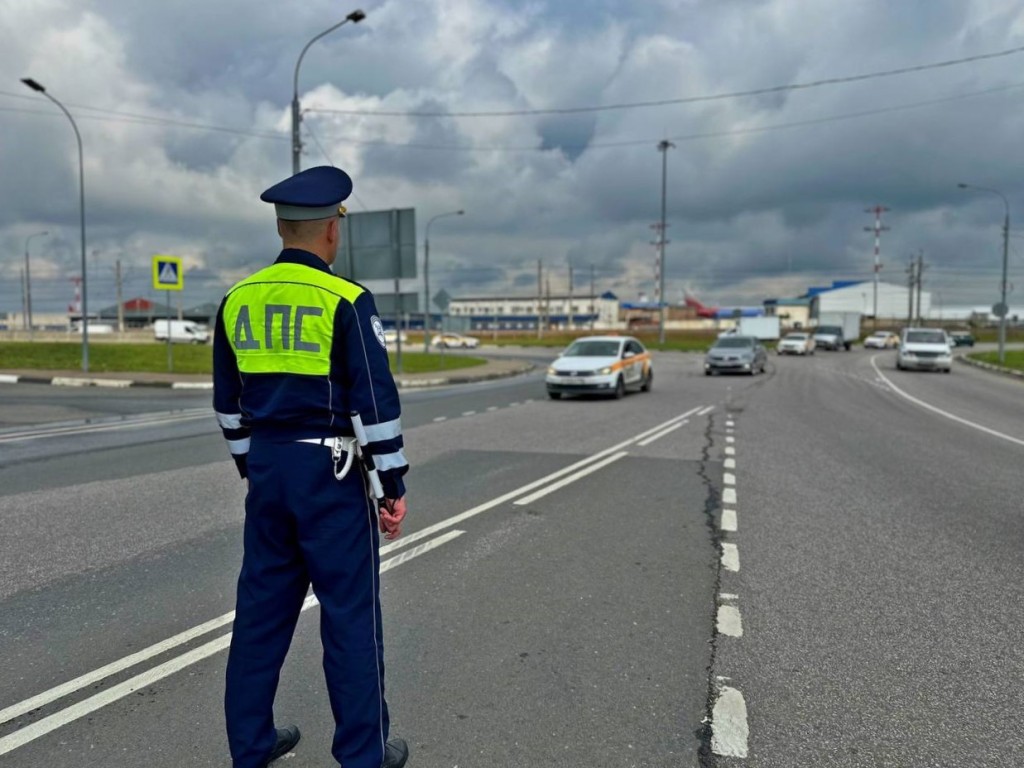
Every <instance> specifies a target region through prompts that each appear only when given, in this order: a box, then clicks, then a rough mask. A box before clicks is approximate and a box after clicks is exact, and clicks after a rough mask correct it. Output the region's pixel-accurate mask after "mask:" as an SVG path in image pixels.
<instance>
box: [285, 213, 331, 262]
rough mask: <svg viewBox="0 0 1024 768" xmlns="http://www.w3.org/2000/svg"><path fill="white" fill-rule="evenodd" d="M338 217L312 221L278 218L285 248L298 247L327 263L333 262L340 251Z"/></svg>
mask: <svg viewBox="0 0 1024 768" xmlns="http://www.w3.org/2000/svg"><path fill="white" fill-rule="evenodd" d="M335 221H336V219H314V220H312V221H287V220H285V219H278V220H277V233H278V234H279V235H280V236H281V243H282V245H283V246H284V247H285V248H298V249H301V250H303V251H309V252H310V253H312V254H315V255H316V256H319V257H320V259H321V260H322V261H323V262H324V263H325V264H328V265H330V264H333V263H334V259H335V257H336V256H337V253H338V246H337V238H336V235H335V236H333V237H332V231H333V232H337V230H336V229H333V228H334V227H335V225H334V222H335Z"/></svg>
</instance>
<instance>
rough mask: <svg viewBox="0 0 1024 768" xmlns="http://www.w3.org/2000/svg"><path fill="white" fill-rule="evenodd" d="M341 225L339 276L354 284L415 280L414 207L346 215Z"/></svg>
mask: <svg viewBox="0 0 1024 768" xmlns="http://www.w3.org/2000/svg"><path fill="white" fill-rule="evenodd" d="M342 222H343V224H344V230H343V233H342V241H341V249H340V252H339V254H338V261H339V264H338V270H337V271H338V273H339V274H342V275H345V276H346V277H350V278H351V279H353V280H355V281H357V282H364V281H368V280H394V279H395V278H396V277H398V278H403V279H408V278H414V277H416V209H415V208H400V209H399V208H394V209H392V210H390V211H365V212H361V213H350V214H348V215H347V216H346V217H345V218H344V219H342ZM406 309H408V308H406Z"/></svg>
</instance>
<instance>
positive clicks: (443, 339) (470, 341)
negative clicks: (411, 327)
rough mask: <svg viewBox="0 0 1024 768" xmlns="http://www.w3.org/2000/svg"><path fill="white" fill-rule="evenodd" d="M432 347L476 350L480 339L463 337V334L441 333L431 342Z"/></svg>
mask: <svg viewBox="0 0 1024 768" xmlns="http://www.w3.org/2000/svg"><path fill="white" fill-rule="evenodd" d="M430 346H432V347H444V348H445V349H476V348H477V347H479V346H480V339H478V338H477V337H476V336H463V335H462V334H461V333H439V334H437V335H436V336H434V338H432V339H431V340H430Z"/></svg>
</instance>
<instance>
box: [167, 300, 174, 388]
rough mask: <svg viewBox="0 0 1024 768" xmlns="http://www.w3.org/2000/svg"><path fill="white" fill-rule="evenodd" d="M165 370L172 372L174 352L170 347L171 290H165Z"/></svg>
mask: <svg viewBox="0 0 1024 768" xmlns="http://www.w3.org/2000/svg"><path fill="white" fill-rule="evenodd" d="M166 327H167V372H168V373H174V352H172V351H171V350H172V347H171V292H170V291H167V326H166Z"/></svg>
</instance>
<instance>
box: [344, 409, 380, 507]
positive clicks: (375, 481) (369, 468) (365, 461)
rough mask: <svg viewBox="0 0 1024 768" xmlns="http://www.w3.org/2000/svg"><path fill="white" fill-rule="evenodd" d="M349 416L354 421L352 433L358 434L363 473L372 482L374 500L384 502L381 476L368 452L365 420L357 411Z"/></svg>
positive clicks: (357, 451) (358, 450)
mask: <svg viewBox="0 0 1024 768" xmlns="http://www.w3.org/2000/svg"><path fill="white" fill-rule="evenodd" d="M349 416H350V418H351V419H352V431H353V432H355V434H356V453H357V454H358V455H359V461H360V462H362V465H363V471H365V472H366V477H367V479H368V480H369V481H370V492H371V493H372V494H373V498H375V499H376V500H377V501H382V500H383V499H384V487H383V486H382V485H381V484H380V475H379V474H377V468H376V467H375V466H374V465H373V457H371V456H370V455H369V454H368V453H367V451H366V446H367V444H368V443H369V441H368V440H367V439H366V429H365V428H364V427H363V419H362V417H361V416H360V415H359V413H358V412H356V411H352V413H351V414H350V415H349Z"/></svg>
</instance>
